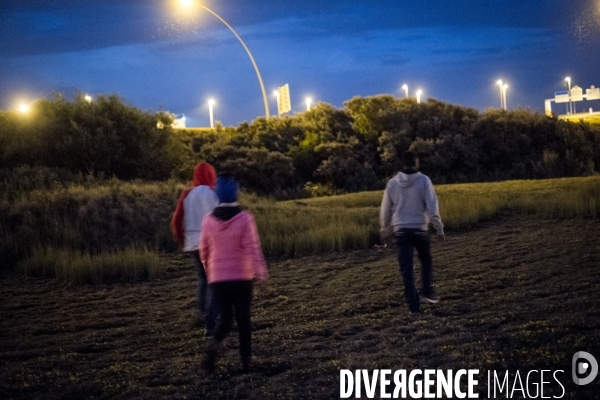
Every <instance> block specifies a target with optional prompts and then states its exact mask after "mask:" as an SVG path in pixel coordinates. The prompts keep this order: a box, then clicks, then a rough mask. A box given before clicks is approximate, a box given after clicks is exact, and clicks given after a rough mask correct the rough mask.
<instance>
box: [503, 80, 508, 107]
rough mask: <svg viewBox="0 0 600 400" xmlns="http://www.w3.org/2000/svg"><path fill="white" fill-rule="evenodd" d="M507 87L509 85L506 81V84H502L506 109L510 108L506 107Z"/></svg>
mask: <svg viewBox="0 0 600 400" xmlns="http://www.w3.org/2000/svg"><path fill="white" fill-rule="evenodd" d="M506 89H508V85H507V84H506V83H505V84H504V85H502V95H503V97H504V110H505V111H506V109H507V108H508V107H506Z"/></svg>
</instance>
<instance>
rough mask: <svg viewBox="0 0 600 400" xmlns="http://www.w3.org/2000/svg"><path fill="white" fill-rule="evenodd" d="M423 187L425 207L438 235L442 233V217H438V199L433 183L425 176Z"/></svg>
mask: <svg viewBox="0 0 600 400" xmlns="http://www.w3.org/2000/svg"><path fill="white" fill-rule="evenodd" d="M426 185H427V186H426V188H425V208H426V212H427V215H428V216H429V219H430V220H431V222H432V224H433V228H434V229H435V231H436V233H437V234H438V235H443V234H444V224H443V223H442V217H440V209H439V205H438V199H437V196H436V194H435V189H434V188H433V183H431V179H429V178H427V183H426Z"/></svg>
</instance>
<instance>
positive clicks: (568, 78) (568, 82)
mask: <svg viewBox="0 0 600 400" xmlns="http://www.w3.org/2000/svg"><path fill="white" fill-rule="evenodd" d="M565 81H567V84H568V85H569V109H568V111H567V112H568V113H569V114H573V106H572V104H571V77H570V76H567V77H566V78H565Z"/></svg>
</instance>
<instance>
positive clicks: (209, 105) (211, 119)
mask: <svg viewBox="0 0 600 400" xmlns="http://www.w3.org/2000/svg"><path fill="white" fill-rule="evenodd" d="M214 105H215V101H214V100H213V99H210V100H208V113H209V115H210V127H211V128H214V127H215V119H214V117H213V106H214Z"/></svg>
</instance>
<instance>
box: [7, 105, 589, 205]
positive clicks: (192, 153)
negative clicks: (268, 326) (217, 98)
mask: <svg viewBox="0 0 600 400" xmlns="http://www.w3.org/2000/svg"><path fill="white" fill-rule="evenodd" d="M171 122H172V116H171V115H170V114H168V113H166V112H162V111H160V112H156V113H153V112H150V111H143V110H139V109H137V108H135V107H133V106H131V105H129V104H126V103H125V102H124V100H123V99H121V98H119V97H118V96H108V97H103V96H100V97H99V98H98V99H96V100H95V101H93V102H87V101H85V100H84V99H83V98H82V97H78V98H76V99H75V100H74V101H68V100H66V99H65V98H63V97H62V96H60V95H57V96H56V97H55V98H53V99H47V100H40V101H38V102H37V103H36V104H35V106H34V107H33V110H32V114H31V115H20V114H18V113H15V112H9V111H0V169H2V170H11V169H14V168H16V167H20V166H23V165H28V166H36V167H48V168H56V169H62V170H67V171H70V172H74V173H77V172H81V173H85V174H102V175H104V176H115V177H117V178H119V179H124V180H131V179H144V180H165V179H168V178H171V177H176V178H179V179H183V180H188V179H189V178H190V177H191V171H192V168H193V166H194V165H195V164H196V163H197V162H198V161H207V162H209V163H211V164H213V165H214V166H215V168H217V170H218V171H227V172H230V173H232V174H234V175H235V176H236V177H237V178H238V179H239V180H240V182H241V184H242V186H243V187H244V188H245V189H246V190H249V191H252V192H255V193H258V194H263V195H271V196H275V197H277V198H291V197H300V196H306V195H318V194H327V193H337V192H352V191H360V190H370V189H377V188H382V187H383V185H384V184H385V181H386V179H388V178H389V177H390V176H392V175H393V174H394V173H395V172H396V171H397V170H398V169H399V167H400V165H399V155H400V154H402V153H403V152H404V151H406V150H412V151H414V152H416V153H417V154H418V155H419V157H420V159H421V170H422V171H423V172H424V173H426V174H428V175H429V176H430V177H431V178H432V180H433V181H434V182H436V183H454V182H474V181H492V180H504V179H535V178H550V177H564V176H585V175H592V174H594V173H597V172H598V171H599V170H600V125H590V124H587V123H572V122H567V121H562V120H558V119H557V118H555V117H547V116H545V115H543V114H540V113H538V112H532V111H531V110H528V109H516V110H514V111H509V112H507V111H503V110H497V109H489V110H486V111H484V112H479V111H477V110H476V109H473V108H468V107H463V106H460V105H453V104H449V103H445V102H441V101H438V100H435V99H431V98H430V99H428V100H427V102H425V103H417V102H416V101H415V100H414V99H397V98H395V97H393V96H391V95H378V96H370V97H364V98H363V97H355V98H353V99H351V100H348V101H346V102H345V103H344V106H343V107H342V108H336V107H334V106H332V105H330V104H327V103H320V104H317V105H316V106H315V107H314V108H313V109H311V110H309V111H306V112H304V113H299V114H296V115H294V116H284V117H275V118H270V119H269V120H267V119H265V118H258V119H256V120H254V121H252V122H251V123H247V122H244V123H241V124H239V125H238V126H237V127H222V126H218V127H217V128H216V129H215V130H214V131H209V132H206V131H195V130H193V129H190V130H173V129H172V128H171V127H170V124H171Z"/></svg>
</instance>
